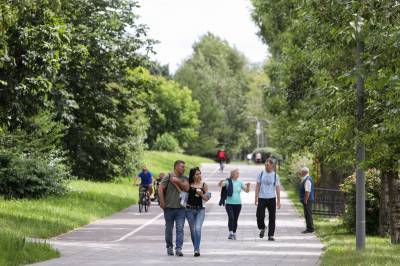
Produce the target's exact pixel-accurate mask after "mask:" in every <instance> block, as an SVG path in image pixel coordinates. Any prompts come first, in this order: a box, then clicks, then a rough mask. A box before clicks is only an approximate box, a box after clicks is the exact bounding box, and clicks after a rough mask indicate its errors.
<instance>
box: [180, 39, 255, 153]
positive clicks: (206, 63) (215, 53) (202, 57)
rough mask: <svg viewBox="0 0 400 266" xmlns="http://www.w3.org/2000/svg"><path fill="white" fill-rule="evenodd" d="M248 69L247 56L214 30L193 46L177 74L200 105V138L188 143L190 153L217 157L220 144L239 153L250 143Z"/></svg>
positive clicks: (232, 151)
mask: <svg viewBox="0 0 400 266" xmlns="http://www.w3.org/2000/svg"><path fill="white" fill-rule="evenodd" d="M245 70H246V59H245V58H244V56H243V55H242V54H240V53H239V52H238V51H237V50H236V49H234V48H232V47H230V46H229V44H228V43H227V42H226V41H223V40H221V39H220V38H218V37H216V36H215V35H213V34H211V33H208V34H206V35H204V36H203V37H202V38H201V39H200V41H199V42H197V43H195V44H194V45H193V55H192V56H191V58H189V59H188V60H186V61H185V62H184V63H183V64H182V66H181V67H180V68H179V69H178V70H177V73H176V75H175V79H176V80H177V81H178V82H179V83H181V84H183V85H184V86H187V87H188V88H190V89H191V90H192V92H193V98H194V99H195V100H198V101H199V102H200V106H201V107H200V108H201V109H200V115H199V118H200V120H201V127H200V129H199V139H198V140H197V141H196V142H194V143H191V144H190V145H189V147H188V151H189V152H190V153H195V154H202V155H208V156H214V155H215V152H216V149H217V148H218V146H219V145H224V146H225V147H226V148H227V150H228V152H230V153H234V154H238V153H240V152H241V149H242V148H243V146H248V136H247V135H246V134H245V132H246V130H247V128H248V122H247V119H246V117H245V115H244V106H245V98H244V97H243V95H244V94H246V93H247V91H248V90H249V88H248V82H247V76H246V71H245Z"/></svg>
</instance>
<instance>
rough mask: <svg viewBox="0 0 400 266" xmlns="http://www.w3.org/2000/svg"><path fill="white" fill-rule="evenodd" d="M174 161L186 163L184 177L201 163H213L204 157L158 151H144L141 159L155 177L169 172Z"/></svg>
mask: <svg viewBox="0 0 400 266" xmlns="http://www.w3.org/2000/svg"><path fill="white" fill-rule="evenodd" d="M176 160H183V161H184V162H185V163H186V165H185V166H186V173H185V174H186V175H188V174H189V169H191V168H193V167H196V166H200V165H201V164H202V163H214V161H212V160H210V159H207V158H204V157H199V156H193V155H185V154H181V153H171V152H160V151H146V152H145V154H144V158H143V161H144V163H145V164H146V165H147V167H148V168H149V170H150V171H151V172H152V173H153V174H155V175H158V174H159V173H160V172H164V173H169V172H171V171H172V169H173V167H174V162H175V161H176ZM203 176H204V175H203Z"/></svg>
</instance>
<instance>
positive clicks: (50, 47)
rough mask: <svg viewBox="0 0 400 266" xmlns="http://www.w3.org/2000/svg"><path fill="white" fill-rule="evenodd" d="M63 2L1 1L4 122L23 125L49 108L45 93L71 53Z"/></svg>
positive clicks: (0, 110)
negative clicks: (68, 53)
mask: <svg viewBox="0 0 400 266" xmlns="http://www.w3.org/2000/svg"><path fill="white" fill-rule="evenodd" d="M60 2H61V1H45V0H39V1H32V0H26V1H2V3H1V4H0V13H1V24H0V25H1V26H0V124H2V125H6V126H7V127H8V128H10V129H15V128H18V127H21V126H22V127H23V126H24V125H25V123H26V120H27V119H28V120H29V118H30V117H32V116H33V115H35V114H37V113H38V112H40V111H41V109H42V108H44V107H46V98H47V97H48V96H49V95H50V94H51V92H52V90H53V89H54V86H53V82H54V81H55V78H56V75H57V73H58V71H59V70H60V66H61V64H60V63H61V61H62V60H65V57H67V55H66V53H67V51H68V44H69V38H70V32H69V31H68V30H67V26H66V25H65V24H64V23H63V21H62V19H61V16H62V15H61V12H62V9H61V4H60Z"/></svg>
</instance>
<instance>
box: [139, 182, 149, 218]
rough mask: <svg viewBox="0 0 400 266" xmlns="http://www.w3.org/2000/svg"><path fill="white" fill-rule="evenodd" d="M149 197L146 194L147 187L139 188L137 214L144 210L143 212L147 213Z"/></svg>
mask: <svg viewBox="0 0 400 266" xmlns="http://www.w3.org/2000/svg"><path fill="white" fill-rule="evenodd" d="M150 202H151V201H150V196H149V194H148V193H147V187H146V186H140V189H139V202H138V205H139V212H140V213H141V212H142V211H143V209H144V211H145V212H148V211H149V208H150Z"/></svg>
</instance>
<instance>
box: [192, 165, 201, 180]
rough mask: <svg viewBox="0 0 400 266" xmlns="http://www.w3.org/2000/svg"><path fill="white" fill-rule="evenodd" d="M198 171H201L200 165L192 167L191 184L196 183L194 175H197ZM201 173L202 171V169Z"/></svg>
mask: <svg viewBox="0 0 400 266" xmlns="http://www.w3.org/2000/svg"><path fill="white" fill-rule="evenodd" d="M197 171H200V168H199V167H193V168H192V169H190V171H189V184H192V183H194V176H195V174H196V172H197ZM200 173H201V171H200Z"/></svg>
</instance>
